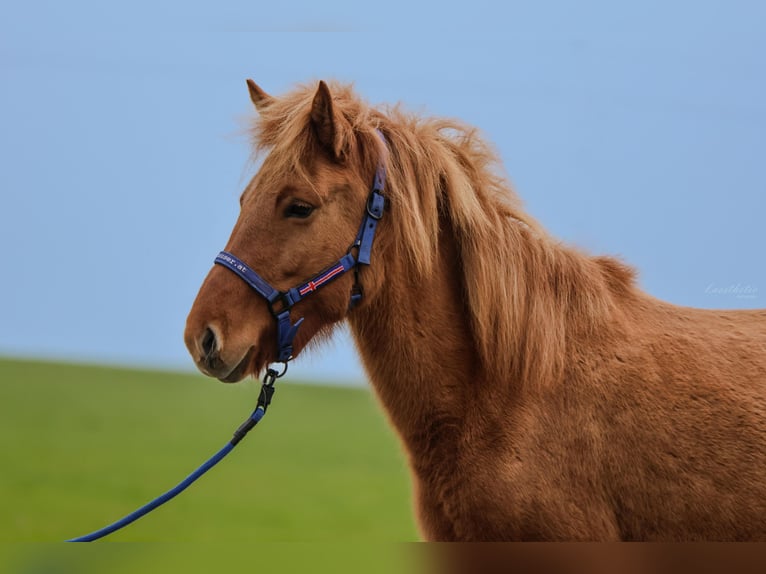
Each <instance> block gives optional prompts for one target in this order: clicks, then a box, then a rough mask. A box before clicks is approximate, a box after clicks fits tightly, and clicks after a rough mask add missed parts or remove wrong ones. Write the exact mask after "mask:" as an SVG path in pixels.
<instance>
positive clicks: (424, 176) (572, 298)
mask: <svg viewBox="0 0 766 574" xmlns="http://www.w3.org/2000/svg"><path fill="white" fill-rule="evenodd" d="M329 85H330V91H331V93H332V95H333V107H334V109H335V110H336V113H337V114H339V116H340V117H341V118H342V120H343V121H342V122H341V123H342V128H343V132H342V137H343V138H344V141H345V142H346V143H347V144H348V146H347V147H348V149H349V158H348V159H349V161H351V162H354V161H356V162H361V164H360V165H361V166H362V167H363V169H364V170H365V172H366V173H373V171H374V167H375V165H376V164H377V162H378V160H379V158H380V156H381V154H386V155H387V157H386V162H387V172H388V178H387V182H386V189H385V191H384V193H385V195H386V197H387V198H388V201H389V209H390V212H391V218H390V221H391V225H392V226H393V234H394V235H395V237H396V240H395V241H390V243H389V246H390V248H392V249H394V250H395V256H396V257H397V258H398V260H400V261H404V262H406V264H407V267H408V269H409V270H410V273H411V274H412V276H414V277H417V276H418V275H419V274H423V275H424V274H428V273H430V272H431V270H432V269H433V267H434V263H435V261H436V259H437V257H438V254H439V251H438V247H439V245H438V240H439V233H440V229H441V228H442V227H443V226H444V225H448V226H449V227H450V228H451V230H452V232H453V235H454V236H455V240H456V244H457V246H458V253H459V257H460V261H459V266H460V277H461V279H462V282H463V290H464V295H465V300H466V308H467V309H468V311H469V313H470V315H471V317H470V320H471V326H472V329H473V334H474V339H475V342H476V345H477V351H478V353H479V356H480V358H481V361H482V365H481V367H482V368H483V369H484V372H485V373H486V374H487V375H488V376H489V377H493V378H495V379H497V380H502V381H510V380H514V381H517V382H518V381H527V382H529V381H535V380H537V381H540V382H542V381H546V380H548V381H550V380H553V379H556V378H558V377H559V376H560V374H561V372H562V369H563V366H564V361H565V356H566V348H567V344H568V340H571V339H572V338H573V337H574V332H577V333H578V334H583V332H587V333H588V334H590V335H591V336H594V335H596V336H597V335H598V331H599V329H601V328H603V327H604V326H605V325H606V324H607V323H608V321H614V316H615V312H616V311H617V310H618V309H619V308H620V300H621V299H624V298H626V297H629V296H630V294H631V293H633V292H634V271H633V270H632V269H631V268H629V267H627V266H626V265H623V264H622V263H620V262H619V261H618V260H616V259H613V258H609V257H591V256H588V255H586V254H584V253H581V252H579V251H577V250H576V249H573V248H571V247H567V246H564V245H562V244H561V243H560V242H558V241H557V240H555V239H553V238H552V237H551V236H549V235H548V233H547V232H546V231H545V230H544V229H543V228H542V227H541V226H540V225H539V224H538V223H537V222H536V221H535V220H534V219H533V218H532V217H530V216H529V215H528V214H526V213H525V212H524V211H523V209H522V206H521V202H520V200H519V198H518V196H517V195H516V194H515V193H514V192H513V190H512V189H511V186H510V184H509V183H508V180H507V178H506V177H505V175H504V173H503V170H502V167H501V164H500V162H499V160H498V158H497V155H496V154H495V152H494V150H493V149H492V148H491V147H490V146H489V145H488V144H487V143H486V142H485V141H484V140H483V138H482V137H481V135H480V134H479V132H478V130H477V129H476V128H473V127H470V126H467V125H464V124H463V123H461V122H459V121H456V120H452V119H442V118H422V117H419V116H418V115H416V114H413V113H409V112H407V111H405V110H403V109H402V108H401V107H400V106H398V105H397V106H393V107H386V108H383V109H382V110H376V109H374V108H372V107H370V106H368V105H367V104H366V103H365V102H364V101H362V100H361V99H360V98H359V97H358V96H357V95H356V94H355V93H354V92H353V90H352V87H351V86H349V85H343V84H338V83H334V82H331V83H330V84H329ZM315 92H316V86H315V85H303V86H299V87H298V88H297V89H296V90H294V91H293V92H291V93H289V94H287V95H286V96H280V97H279V98H276V99H274V100H273V101H272V102H271V103H270V104H269V105H268V106H266V107H265V108H264V109H261V110H260V115H259V119H258V120H256V122H255V124H254V128H253V135H254V142H255V149H256V153H260V152H264V151H268V152H269V154H270V159H272V160H273V161H275V162H276V165H279V166H282V168H283V169H289V170H292V171H293V172H294V173H297V174H300V175H301V176H302V177H303V178H304V179H305V180H306V181H307V182H309V183H310V182H311V175H310V173H309V172H308V168H307V167H306V164H305V158H309V157H314V155H313V154H314V153H315V152H316V145H317V143H316V141H315V135H314V133H313V130H312V128H311V123H310V119H309V118H310V109H311V102H312V99H313V97H314V94H315ZM376 129H380V130H381V131H382V132H383V133H384V134H385V137H386V140H387V149H384V148H383V146H382V143H381V142H380V139H379V138H378V136H377V135H376V133H375V130H376ZM283 173H284V172H283Z"/></svg>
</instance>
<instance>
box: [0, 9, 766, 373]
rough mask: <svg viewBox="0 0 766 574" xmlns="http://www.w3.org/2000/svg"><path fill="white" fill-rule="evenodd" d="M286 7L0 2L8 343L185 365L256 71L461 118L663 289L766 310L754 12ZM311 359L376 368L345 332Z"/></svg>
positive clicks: (228, 208)
mask: <svg viewBox="0 0 766 574" xmlns="http://www.w3.org/2000/svg"><path fill="white" fill-rule="evenodd" d="M277 4H279V3H273V2H271V3H258V2H215V3H208V4H205V5H203V4H201V3H194V2H180V1H171V2H156V1H152V2H147V1H143V0H140V1H133V2H130V3H119V4H118V3H107V2H79V1H70V2H53V1H47V2H43V1H37V2H29V1H24V2H21V1H17V0H11V1H5V2H3V4H2V5H0V75H1V76H2V90H0V157H1V158H2V160H1V162H2V163H1V165H2V169H1V170H0V193H1V194H2V207H0V254H2V261H3V267H2V272H0V273H1V275H0V277H2V281H0V354H3V355H23V356H35V357H37V356H39V357H53V358H66V359H70V360H87V361H95V362H112V363H119V364H132V365H141V366H160V367H166V368H173V369H177V368H181V369H191V368H193V365H192V362H191V359H190V358H189V357H188V355H187V353H186V350H185V347H184V345H183V340H182V333H183V327H184V322H185V318H186V314H187V312H188V310H189V307H190V306H191V303H192V301H193V299H194V296H195V294H196V291H197V289H198V287H199V285H200V283H201V281H202V279H203V278H204V276H205V275H206V273H207V272H208V270H209V269H210V267H211V264H212V260H213V257H214V256H215V254H216V253H217V251H218V250H219V249H220V248H221V247H222V246H223V245H224V243H225V241H226V239H227V237H228V234H229V231H230V229H231V227H232V225H233V223H234V220H235V218H236V215H237V210H238V203H237V198H238V196H239V193H240V191H241V189H242V187H243V186H244V184H245V182H246V181H247V179H248V177H249V175H250V171H249V168H248V165H247V158H248V154H249V149H248V143H247V140H246V138H245V137H243V136H242V131H243V128H244V126H246V122H247V118H248V117H249V116H250V115H251V114H252V110H251V105H250V102H249V99H248V96H247V91H246V88H245V83H244V80H245V78H248V77H252V78H254V79H255V80H256V81H257V82H258V83H259V84H260V85H261V86H262V87H263V88H264V89H266V90H267V91H269V92H271V93H274V94H279V93H280V92H284V91H286V90H288V89H289V88H290V86H291V85H292V84H294V83H296V82H306V81H309V80H312V79H321V78H337V79H340V80H344V81H349V82H354V83H355V85H356V87H357V90H358V91H359V93H360V94H362V95H363V96H364V97H365V98H366V99H368V100H369V101H371V102H377V103H383V102H388V103H393V102H396V101H402V102H404V103H405V104H406V105H407V107H409V108H410V109H413V110H417V111H420V112H422V113H425V114H431V115H446V116H454V117H458V118H461V119H463V120H465V121H467V122H469V123H471V124H474V125H476V126H478V127H479V128H481V129H482V130H483V132H484V133H485V134H486V136H487V138H488V139H489V140H491V141H492V142H493V143H494V144H495V145H496V146H497V149H498V151H499V152H500V155H501V157H502V158H503V160H504V164H505V168H506V170H507V172H508V175H509V177H510V179H511V181H512V182H513V183H514V186H515V188H516V190H517V191H518V193H519V194H520V195H521V197H522V198H523V199H524V202H525V204H526V206H527V209H528V210H529V211H530V212H531V213H532V214H533V215H534V216H535V217H537V218H538V219H539V220H540V221H541V222H542V223H543V224H544V225H545V226H546V227H547V228H548V229H549V230H550V231H551V232H552V233H553V234H555V235H556V236H558V237H560V238H561V239H563V240H565V241H567V242H570V243H574V244H577V245H580V246H582V247H583V248H585V249H587V250H589V251H591V252H593V253H611V254H615V255H618V256H620V257H622V258H623V259H624V260H625V261H627V262H629V263H631V264H633V265H635V266H636V267H637V268H638V269H639V271H640V282H641V285H642V287H643V288H644V289H646V290H647V291H648V292H650V293H652V294H653V295H655V296H657V297H660V298H662V299H666V300H669V301H672V302H674V303H678V304H682V305H692V306H699V307H710V308H714V307H726V308H734V307H766V268H765V267H764V265H763V260H764V256H763V248H764V246H766V237H765V235H764V221H763V219H764V213H765V212H766V209H765V208H766V72H765V70H766V68H764V65H763V62H764V58H766V35H764V34H763V22H764V21H766V5H764V4H763V3H760V2H755V1H753V2H741V1H732V2H723V1H720V2H705V1H700V2H690V1H688V2H658V1H642V2H634V3H627V2H606V1H604V2H588V1H585V2H582V1H581V2H550V1H543V2H523V3H521V2H506V3H500V2H481V1H476V2H470V3H461V4H460V6H458V7H450V6H448V5H445V4H442V3H439V4H436V3H433V4H424V5H418V4H416V3H413V2H398V1H394V2H385V3H377V4H371V5H365V4H363V3H359V2H350V1H344V2H337V1H330V2H322V3H320V2H293V3H290V4H289V6H287V5H283V6H280V5H277ZM295 371H296V372H298V373H299V374H300V375H301V376H303V377H312V378H315V379H321V380H328V379H332V378H336V377H337V378H341V379H344V380H358V379H362V378H363V375H362V371H361V368H360V367H359V365H358V363H357V361H356V359H355V353H354V350H353V344H352V343H351V342H350V341H349V339H348V338H347V337H340V338H339V339H338V340H337V342H336V343H335V344H334V345H331V346H329V347H326V348H324V349H322V350H320V351H318V352H315V353H313V354H312V356H310V357H301V358H300V359H299V360H298V361H297V362H296V366H295Z"/></svg>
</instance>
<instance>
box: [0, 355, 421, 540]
mask: <svg viewBox="0 0 766 574" xmlns="http://www.w3.org/2000/svg"><path fill="white" fill-rule="evenodd" d="M258 387H259V383H256V382H255V381H252V382H247V383H242V384H239V385H223V384H218V383H216V382H214V381H211V380H209V379H205V378H203V377H202V376H196V375H190V374H189V375H187V374H172V373H161V372H150V371H139V370H127V369H113V368H102V367H91V366H79V365H66V364H53V363H39V362H25V361H16V360H9V359H3V360H0V409H1V410H0V414H1V415H2V416H0V453H1V455H2V463H0V464H1V467H0V469H1V470H0V501H2V511H1V512H0V540H3V541H5V542H54V541H60V540H64V539H67V538H70V537H74V536H78V535H81V534H85V533H87V532H90V531H92V530H95V529H97V528H100V527H101V526H104V525H106V524H108V523H111V522H113V521H114V520H116V519H118V518H120V517H122V516H123V515H125V514H127V513H128V512H130V511H132V510H134V509H135V508H136V507H138V506H140V505H141V504H143V503H145V502H147V501H148V500H149V499H151V498H154V497H155V496H156V495H158V494H160V493H161V492H164V491H165V490H167V489H168V488H170V487H172V486H174V485H175V484H176V483H177V482H179V481H180V480H181V479H182V478H184V477H185V476H186V475H187V474H188V473H189V472H191V471H192V470H194V469H195V468H196V467H197V466H198V465H199V464H201V463H202V462H203V460H205V459H207V458H208V457H209V456H210V455H212V454H213V453H214V452H216V451H217V450H218V449H219V448H220V447H221V446H223V445H224V444H225V442H226V441H227V440H229V438H230V437H231V433H232V431H233V430H234V429H235V428H236V427H237V426H238V425H239V423H240V422H241V421H242V420H244V419H245V418H246V417H247V416H248V415H249V414H250V412H251V411H252V409H253V407H254V405H255V401H256V398H257V395H258ZM410 497H411V495H410V486H409V478H408V473H407V470H406V466H405V462H404V457H403V455H402V453H401V450H400V447H399V445H398V444H397V440H396V438H395V437H394V435H393V432H392V431H391V430H390V429H389V427H388V425H387V423H386V421H385V419H384V415H383V414H382V412H381V410H380V407H379V406H378V405H377V404H376V403H375V400H374V398H373V396H372V394H371V393H370V392H369V391H368V390H366V389H351V388H337V387H336V388H333V387H318V386H311V385H300V384H297V383H295V382H292V381H290V378H289V376H288V377H286V378H285V379H282V380H280V381H279V382H278V383H277V392H276V395H275V398H274V403H273V404H272V406H271V408H270V409H269V413H268V415H267V416H266V418H265V419H264V420H263V422H262V423H261V424H260V425H259V426H258V427H257V428H256V429H255V430H254V431H253V432H252V433H251V434H250V435H248V437H247V438H246V439H245V440H244V441H243V442H242V443H241V444H240V445H239V446H238V447H237V448H236V449H235V450H234V451H233V452H232V453H231V454H230V455H229V456H228V457H227V458H226V459H225V460H224V461H223V462H222V463H221V464H220V465H219V466H217V467H216V468H214V469H213V470H211V471H210V472H209V473H208V474H207V475H205V476H204V477H203V478H202V479H200V481H199V482H198V483H196V484H195V485H193V486H192V487H191V488H190V489H189V490H187V491H186V492H184V493H183V494H181V495H180V496H179V497H178V498H176V499H174V500H173V501H171V502H170V503H168V504H167V505H166V506H164V507H162V508H160V509H159V510H156V511H155V512H153V513H152V514H150V515H148V516H146V517H144V518H142V519H141V520H139V521H138V522H135V523H134V524H132V525H131V526H129V527H127V528H126V529H125V530H124V531H121V532H119V533H116V534H114V535H112V536H111V537H110V539H113V540H115V541H166V542H170V541H179V542H189V541H191V542H203V541H206V542H210V541H229V542H231V541H249V542H251V543H252V542H253V541H256V540H258V541H316V542H321V541H338V540H343V541H346V542H348V541H407V540H415V539H417V535H416V531H415V528H414V525H413V519H412V512H411V508H410Z"/></svg>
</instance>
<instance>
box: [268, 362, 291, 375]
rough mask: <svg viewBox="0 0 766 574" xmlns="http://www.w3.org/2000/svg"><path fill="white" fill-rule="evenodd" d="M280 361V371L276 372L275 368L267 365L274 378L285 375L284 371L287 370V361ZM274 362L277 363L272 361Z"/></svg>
mask: <svg viewBox="0 0 766 574" xmlns="http://www.w3.org/2000/svg"><path fill="white" fill-rule="evenodd" d="M281 363H282V372H281V373H277V371H276V370H275V369H272V368H271V367H269V369H268V370H269V371H272V372H273V373H274V378H275V379H281V378H282V377H284V376H285V373H286V372H287V363H288V361H281ZM274 364H275V365H278V364H279V363H274Z"/></svg>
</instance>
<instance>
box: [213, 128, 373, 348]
mask: <svg viewBox="0 0 766 574" xmlns="http://www.w3.org/2000/svg"><path fill="white" fill-rule="evenodd" d="M377 133H378V135H379V136H380V138H381V139H382V140H383V143H384V144H385V142H386V139H385V138H384V137H383V134H382V133H381V132H380V131H379V130H378V131H377ZM385 185H386V167H385V165H384V163H383V162H382V161H381V162H379V163H378V168H377V170H376V171H375V179H374V181H373V185H372V190H371V191H370V195H369V196H368V197H367V204H366V206H365V214H364V216H363V218H362V224H361V225H360V226H359V231H358V232H357V234H356V238H355V239H354V242H353V243H352V244H351V247H349V249H348V252H347V253H346V254H345V255H344V256H343V257H341V258H340V259H339V260H338V261H337V262H336V263H334V264H333V265H331V266H330V267H327V268H326V269H325V270H324V271H322V272H321V273H319V274H317V275H315V276H314V277H312V278H311V279H309V280H308V281H306V282H305V283H302V284H300V285H298V286H296V287H292V288H290V289H288V290H287V291H279V290H278V289H275V288H274V287H272V286H271V285H270V284H269V282H268V281H266V280H265V279H264V278H263V277H261V276H260V275H258V273H256V272H255V271H254V270H253V269H252V268H250V267H249V266H248V265H247V264H246V263H245V262H244V261H242V260H241V259H239V258H238V257H236V256H235V255H232V254H231V253H228V252H227V251H221V252H220V253H219V254H218V256H217V257H216V258H215V263H216V264H217V265H222V266H223V267H226V268H227V269H229V270H230V271H233V272H234V273H236V274H237V275H239V277H240V278H241V279H242V280H243V281H244V282H245V283H247V284H248V285H249V286H250V287H251V288H252V289H253V290H254V291H255V292H256V293H258V294H259V295H260V296H261V297H263V298H264V299H266V302H267V303H268V306H269V311H270V312H271V314H272V316H273V317H274V319H275V320H276V322H277V362H280V363H286V362H287V361H289V360H290V359H291V358H292V355H293V340H294V339H295V335H296V334H297V333H298V327H300V326H301V323H303V318H301V319H298V320H297V321H296V322H295V323H293V322H292V321H291V319H290V310H291V309H292V308H293V307H294V306H295V304H296V303H298V302H299V301H300V300H302V299H304V298H305V297H307V296H309V295H310V294H311V293H314V292H315V291H317V290H319V289H320V288H322V287H324V286H325V285H328V284H330V283H331V282H332V281H334V280H335V279H337V278H338V277H340V276H341V275H343V274H345V273H347V272H348V271H351V270H352V269H353V270H354V272H355V275H356V277H355V281H354V288H353V289H352V291H351V300H350V302H349V308H353V307H354V306H355V305H356V304H357V303H358V302H359V301H360V300H361V299H362V296H363V292H362V288H361V285H359V280H358V274H359V269H360V267H361V266H362V265H369V264H370V258H371V252H372V243H373V240H374V239H375V231H376V229H377V227H378V222H379V221H380V219H381V217H383V208H384V207H385V197H384V196H383V189H384V187H385ZM354 251H356V256H354Z"/></svg>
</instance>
